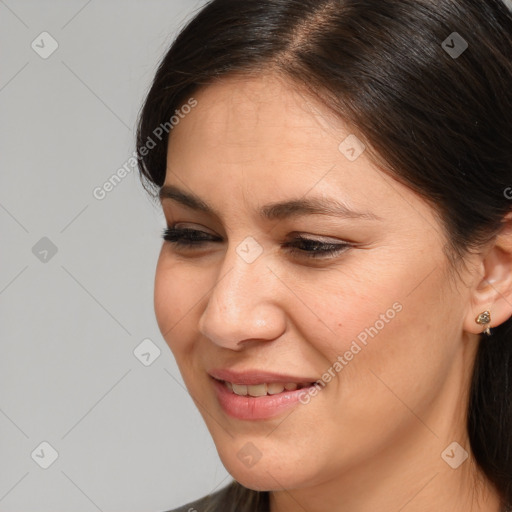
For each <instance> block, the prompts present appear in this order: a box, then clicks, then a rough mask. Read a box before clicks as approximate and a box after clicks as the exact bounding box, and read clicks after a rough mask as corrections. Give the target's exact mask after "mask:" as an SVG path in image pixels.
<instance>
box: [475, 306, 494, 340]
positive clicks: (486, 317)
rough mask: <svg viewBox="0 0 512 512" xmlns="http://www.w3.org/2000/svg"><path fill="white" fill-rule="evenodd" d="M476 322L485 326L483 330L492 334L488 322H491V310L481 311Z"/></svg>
mask: <svg viewBox="0 0 512 512" xmlns="http://www.w3.org/2000/svg"><path fill="white" fill-rule="evenodd" d="M475 322H476V323H477V324H480V325H483V326H485V329H484V330H483V332H484V333H485V334H487V335H488V336H489V335H490V334H491V330H490V326H489V325H488V324H490V323H491V313H490V311H483V312H482V313H480V314H479V315H478V316H477V317H476V318H475Z"/></svg>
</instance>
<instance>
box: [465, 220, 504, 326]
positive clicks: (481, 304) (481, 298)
mask: <svg viewBox="0 0 512 512" xmlns="http://www.w3.org/2000/svg"><path fill="white" fill-rule="evenodd" d="M478 268H479V269H480V270H481V272H480V274H479V275H480V280H479V281H477V282H476V283H475V287H474V289H473V290H472V291H471V297H470V299H471V307H470V308H469V310H468V313H467V315H466V318H465V319H464V330H465V331H468V332H471V333H475V334H479V333H481V332H483V330H484V329H485V327H486V326H485V325H480V324H477V323H476V322H475V318H476V317H477V316H478V315H479V314H480V313H482V312H483V311H486V310H487V311H489V312H490V313H491V321H490V323H489V324H488V325H489V327H491V328H492V327H497V326H498V325H500V324H502V323H503V322H506V321H507V320H508V319H509V318H510V317H511V316H512V212H509V213H508V214H507V215H506V216H505V217H504V218H503V221H502V229H501V231H500V232H499V233H498V235H497V236H496V238H495V240H494V242H493V243H492V244H491V245H490V247H489V248H488V249H487V250H486V251H485V253H484V254H483V255H482V259H481V261H480V262H479V267H478Z"/></svg>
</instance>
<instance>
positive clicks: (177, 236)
mask: <svg viewBox="0 0 512 512" xmlns="http://www.w3.org/2000/svg"><path fill="white" fill-rule="evenodd" d="M162 238H163V239H164V240H165V241H166V242H170V243H172V244H174V245H176V246H178V247H197V246H201V245H203V244H204V243H205V242H221V241H222V238H219V237H215V236H213V235H209V234H208V233H205V232H204V231H198V230H196V229H190V228H175V227H174V226H169V227H168V228H166V229H164V232H163V235H162Z"/></svg>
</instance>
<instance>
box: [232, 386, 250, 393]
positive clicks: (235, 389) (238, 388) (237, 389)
mask: <svg viewBox="0 0 512 512" xmlns="http://www.w3.org/2000/svg"><path fill="white" fill-rule="evenodd" d="M233 393H235V395H242V396H243V395H247V386H244V385H243V384H233Z"/></svg>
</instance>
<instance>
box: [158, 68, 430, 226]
mask: <svg viewBox="0 0 512 512" xmlns="http://www.w3.org/2000/svg"><path fill="white" fill-rule="evenodd" d="M193 97H194V98H195V99H196V101H197V106H196V107H195V108H194V109H192V110H191V112H190V113H188V114H186V115H185V116H184V117H183V119H181V120H180V122H179V124H178V125H177V126H175V127H174V129H173V131H172V132H171V136H170V139H169V148H168V159H167V175H166V181H165V183H166V185H175V186H178V187H180V188H182V189H186V190H187V189H188V191H189V192H193V193H195V194H196V195H198V196H199V197H201V198H204V199H205V200H207V201H208V202H209V203H210V204H211V205H212V206H216V208H215V209H216V210H218V211H220V210H223V209H227V208H231V209H232V210H233V211H235V209H236V208H239V207H240V206H241V201H242V199H243V202H244V206H246V205H250V207H251V209H255V208H256V205H258V206H261V205H263V204H267V203H272V202H278V201H285V200H287V199H290V198H297V197H301V196H304V195H306V194H309V195H316V196H319V195H320V196H324V197H335V198H337V199H339V200H340V201H342V202H343V203H344V204H346V205H347V206H348V207H349V208H352V209H354V210H359V211H362V210H364V211H370V212H373V213H374V214H375V215H377V216H380V217H384V218H385V217H386V216H387V217H391V216H393V217H394V218H395V219H397V218H398V217H397V214H398V211H399V210H400V208H401V209H402V210H404V209H408V210H411V205H412V211H413V213H414V212H415V213H418V208H420V209H422V208H423V209H424V208H425V205H418V206H416V205H415V204H414V202H415V201H416V202H418V198H417V197H412V198H409V197H408V195H412V194H413V193H412V191H410V190H409V189H405V187H404V186H403V185H400V184H399V183H398V182H393V184H391V182H392V181H393V180H392V179H391V178H390V176H389V175H385V174H384V173H383V172H382V171H380V170H378V169H377V168H376V167H375V166H374V165H373V164H372V162H371V161H370V159H369V158H368V157H367V152H366V151H363V152H362V153H361V154H360V156H359V157H358V158H356V159H349V158H347V154H346V153H344V152H343V151H344V150H345V149H346V148H345V147H344V141H346V140H350V141H352V139H350V137H354V134H353V133H352V130H351V128H350V126H349V125H348V124H346V123H344V122H343V121H342V120H341V119H338V118H336V117H335V116H334V114H333V113H332V112H331V111H329V110H328V109H327V107H325V106H323V105H321V104H320V103H318V102H317V101H315V100H314V99H313V98H311V97H310V96H308V95H307V94H305V93H304V92H303V91H301V90H300V89H298V88H297V87H296V86H294V85H293V84H291V83H289V82H287V81H286V80H284V79H283V78H281V77H279V76H275V75H261V76H258V77H255V76H235V77H231V78H227V79H223V80H222V81H219V82H217V83H215V84H213V85H209V86H206V87H204V88H202V89H200V90H198V91H196V92H195V93H194V95H193ZM340 144H341V146H342V150H340ZM356 149H361V148H356ZM397 189H399V190H398V191H397ZM397 192H398V193H397ZM226 199H228V200H229V202H228V203H227V202H226ZM404 199H405V201H404ZM401 203H404V204H401ZM426 210H428V208H427V209H426ZM410 213H411V212H410V211H409V216H410ZM427 214H428V212H427ZM420 215H423V216H424V215H425V213H424V212H422V213H421V214H420Z"/></svg>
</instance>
